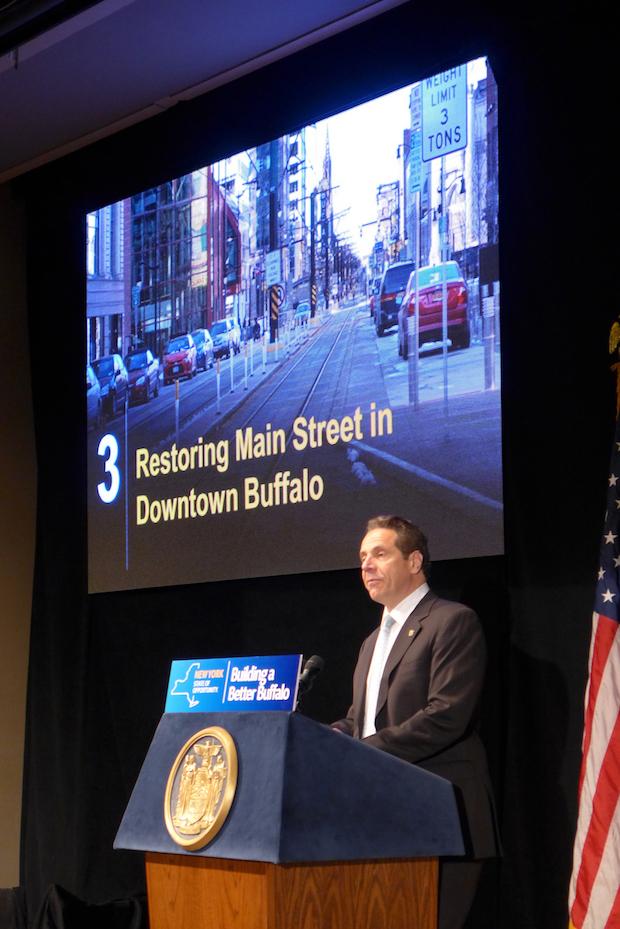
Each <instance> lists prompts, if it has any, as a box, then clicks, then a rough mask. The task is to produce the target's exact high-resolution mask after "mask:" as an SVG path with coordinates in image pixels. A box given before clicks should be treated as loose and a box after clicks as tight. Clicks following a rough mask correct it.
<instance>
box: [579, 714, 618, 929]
mask: <svg viewBox="0 0 620 929" xmlns="http://www.w3.org/2000/svg"><path fill="white" fill-rule="evenodd" d="M596 737H597V733H595V736H594V739H596ZM605 744H607V751H606V752H605V753H604V755H603V758H602V764H601V767H600V773H599V776H598V778H597V779H596V781H594V782H593V784H592V788H594V796H593V799H592V806H591V809H592V815H591V817H590V821H589V824H588V830H587V833H586V837H585V840H584V843H583V855H582V858H581V867H580V869H579V873H578V876H577V887H576V892H575V905H574V907H573V910H572V916H573V921H574V922H575V924H576V925H577V926H580V925H582V924H583V926H584V929H585V926H586V925H588V924H589V923H590V918H588V919H586V913H588V915H589V914H590V912H591V910H592V909H593V903H594V900H593V898H594V887H595V885H596V882H597V881H598V880H599V873H600V869H601V863H602V859H603V853H604V851H605V848H606V846H607V844H608V837H609V835H610V834H613V831H612V833H610V829H611V826H612V822H613V819H614V815H617V807H618V798H617V785H618V784H620V717H618V714H617V712H616V721H615V725H614V727H613V729H612V731H611V733H610V737H609V740H608V741H607V742H606V743H605ZM592 788H591V787H590V785H588V789H589V790H591V789H592ZM609 903H610V902H609V900H608V904H607V905H608V907H609ZM598 909H600V908H598V907H597V911H598ZM603 925H604V923H601V922H600V921H598V922H597V923H596V929H600V927H602V926H603Z"/></svg>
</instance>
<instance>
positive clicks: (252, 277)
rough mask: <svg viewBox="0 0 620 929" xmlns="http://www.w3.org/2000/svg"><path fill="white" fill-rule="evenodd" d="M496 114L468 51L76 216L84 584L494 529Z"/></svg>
mask: <svg viewBox="0 0 620 929" xmlns="http://www.w3.org/2000/svg"><path fill="white" fill-rule="evenodd" d="M497 114H498V100H497V87H496V84H495V81H494V79H493V74H492V72H491V69H490V67H489V65H488V62H487V61H486V60H485V59H477V60H475V61H471V62H468V63H467V64H462V65H460V66H457V67H454V68H451V69H450V70H448V71H444V72H441V73H439V74H435V75H431V76H429V77H428V79H425V80H422V81H420V82H419V83H416V84H414V85H412V86H407V87H404V88H402V89H400V90H397V91H395V92H393V93H390V94H387V95H384V96H382V97H379V98H377V99H375V100H371V101H370V102H368V103H365V104H363V105H360V106H357V107H355V108H352V109H349V110H346V111H344V112H342V113H339V114H336V115H334V116H332V117H330V118H328V119H325V120H323V121H321V122H317V123H314V124H312V125H309V126H304V127H301V128H298V129H296V130H295V131H291V132H290V133H288V134H287V135H284V136H282V137H281V138H278V139H274V140H273V141H271V142H267V143H264V144H259V145H256V146H255V147H254V148H249V149H247V150H245V151H242V152H238V153H236V154H233V155H231V156H230V157H228V158H226V159H224V160H222V161H220V162H218V163H216V164H211V165H205V166H204V167H200V168H197V169H196V170H195V171H192V172H191V173H189V174H185V175H183V176H182V177H178V178H174V179H171V180H170V181H168V182H167V183H165V184H162V185H161V186H159V187H156V188H151V189H149V190H144V191H142V192H139V193H136V195H135V196H132V197H130V198H128V199H126V200H123V201H121V202H118V203H114V204H111V205H109V206H107V207H104V208H102V209H100V210H98V211H96V212H94V213H91V214H89V215H88V216H87V217H86V224H87V281H86V340H87V361H88V363H87V367H86V408H87V419H88V430H87V443H88V545H89V589H90V590H91V592H99V591H110V590H116V589H126V588H133V587H148V586H162V585H169V584H181V583H190V582H200V581H206V580H221V579H230V578H238V577H252V576H263V575H274V574H281V573H297V572H304V571H319V570H328V569H336V568H345V567H354V566H356V564H357V561H358V558H357V549H358V544H359V539H360V535H361V532H362V529H363V526H364V523H365V521H366V519H368V518H369V517H370V516H372V515H375V514H377V513H391V512H395V513H399V514H402V515H405V516H408V517H410V518H411V519H413V520H414V521H416V522H419V524H420V525H422V526H423V527H424V528H425V529H426V531H427V532H428V535H429V538H430V540H431V555H432V557H433V558H434V559H436V560H438V559H448V558H460V557H470V556H476V555H491V554H498V553H501V552H502V551H503V521H502V472H501V406H500V327H499V310H500V281H499V265H498V152H497Z"/></svg>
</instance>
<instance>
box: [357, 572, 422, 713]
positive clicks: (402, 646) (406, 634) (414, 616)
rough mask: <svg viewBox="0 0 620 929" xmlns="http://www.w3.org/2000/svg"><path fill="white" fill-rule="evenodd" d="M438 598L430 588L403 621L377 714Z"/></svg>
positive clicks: (388, 663)
mask: <svg viewBox="0 0 620 929" xmlns="http://www.w3.org/2000/svg"><path fill="white" fill-rule="evenodd" d="M436 599H437V598H436V597H435V595H434V594H433V593H432V592H431V591H430V590H429V592H428V593H427V594H425V596H424V597H423V598H422V599H421V600H420V602H419V603H418V605H417V606H416V608H415V609H414V610H413V612H412V613H411V615H410V616H409V618H408V619H407V620H406V621H405V622H404V623H403V627H402V629H401V630H400V632H399V633H398V636H397V638H396V641H395V642H394V645H393V646H392V650H391V652H390V654H389V655H388V658H387V661H386V662H385V668H384V669H383V677H382V678H381V684H380V686H379V695H378V697H377V716H378V715H379V712H380V710H381V709H382V708H383V706H384V704H385V701H386V700H387V695H388V684H389V680H390V675H391V673H392V671H393V670H394V668H396V667H397V665H398V664H400V662H401V661H402V659H403V656H404V655H405V652H407V650H408V649H409V648H411V645H412V644H413V642H415V640H416V637H417V635H418V633H419V632H420V629H421V628H422V624H423V622H424V620H425V619H426V617H427V616H428V614H429V613H430V611H431V607H432V605H433V603H434V602H435V600H436ZM375 639H376V636H375ZM371 655H372V652H371ZM369 663H370V661H369ZM366 673H368V667H367V668H366ZM362 708H363V707H362Z"/></svg>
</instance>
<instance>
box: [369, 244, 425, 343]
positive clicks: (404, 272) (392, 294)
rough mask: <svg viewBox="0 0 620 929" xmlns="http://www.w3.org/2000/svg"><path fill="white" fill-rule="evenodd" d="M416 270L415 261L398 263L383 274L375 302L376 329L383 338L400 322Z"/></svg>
mask: <svg viewBox="0 0 620 929" xmlns="http://www.w3.org/2000/svg"><path fill="white" fill-rule="evenodd" d="M414 268H415V263H414V262H413V261H398V262H397V263H396V264H393V265H390V267H389V268H386V269H385V271H384V272H383V277H382V278H381V283H380V285H379V292H378V293H377V295H376V297H375V300H374V312H375V329H376V330H377V335H378V336H381V335H383V333H384V332H385V330H386V329H389V328H390V326H395V325H396V323H397V322H398V311H399V309H400V304H401V301H402V299H403V297H404V295H405V288H406V287H407V281H408V280H409V275H410V274H411V272H412V271H413V270H414Z"/></svg>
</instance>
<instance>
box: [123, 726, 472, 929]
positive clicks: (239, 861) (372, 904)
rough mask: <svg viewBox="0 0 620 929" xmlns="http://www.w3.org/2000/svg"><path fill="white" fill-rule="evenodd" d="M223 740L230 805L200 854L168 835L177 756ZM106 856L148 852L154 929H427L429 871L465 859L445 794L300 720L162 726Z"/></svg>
mask: <svg viewBox="0 0 620 929" xmlns="http://www.w3.org/2000/svg"><path fill="white" fill-rule="evenodd" d="M211 726H220V727H222V728H223V729H225V730H226V731H227V732H228V733H229V734H230V735H231V736H232V738H233V740H234V742H235V745H236V749H237V755H238V779H237V788H236V794H235V798H234V801H233V804H232V807H231V809H230V812H229V814H228V817H227V819H226V821H225V822H224V824H223V826H222V828H221V829H220V831H219V832H218V833H217V835H216V836H215V837H214V838H213V840H212V841H211V842H210V843H209V844H208V845H206V846H205V847H204V848H202V849H201V850H199V851H186V850H184V849H183V848H181V847H180V846H179V845H177V844H176V843H175V842H174V840H173V839H172V837H171V836H170V835H169V833H168V831H167V829H166V825H165V821H164V793H165V788H166V782H167V779H168V775H169V772H170V769H171V767H172V766H173V763H174V761H175V758H176V757H177V755H178V753H179V750H180V748H181V747H182V746H183V745H184V743H185V742H186V741H187V740H188V739H190V738H191V737H192V735H193V734H194V733H196V732H197V731H198V730H200V729H204V728H207V727H211ZM114 847H115V848H124V849H134V850H141V851H145V852H146V874H147V889H148V899H149V914H150V925H151V929H190V927H191V929H407V927H412V929H413V927H415V929H435V927H436V922H437V870H438V867H437V857H438V856H440V855H461V854H463V852H464V847H463V841H462V837H461V829H460V821H459V815H458V811H457V805H456V801H455V797H454V790H453V787H452V785H451V784H450V783H449V782H448V781H445V780H443V779H442V778H440V777H436V776H435V775H433V774H429V773H427V772H425V771H423V770H421V769H420V768H416V767H415V766H413V765H410V764H407V763H406V762H403V761H401V760H399V759H398V758H395V757H393V756H391V755H387V754H385V753H384V752H380V751H378V750H377V749H375V748H372V747H370V746H367V745H364V744H363V743H360V742H358V741H356V740H354V739H351V738H349V737H348V736H345V735H342V734H341V733H338V732H334V731H333V730H331V729H329V728H328V727H326V726H323V725H321V724H319V723H316V722H313V721H312V720H309V719H307V718H305V717H303V716H300V715H299V714H296V713H283V712H250V713H235V712H227V713H167V714H165V715H164V716H163V717H162V719H161V722H160V724H159V726H158V728H157V731H156V733H155V736H154V738H153V741H152V743H151V746H150V748H149V751H148V753H147V756H146V759H145V761H144V764H143V766H142V770H141V772H140V775H139V777H138V780H137V782H136V785H135V787H134V790H133V793H132V795H131V798H130V801H129V804H128V806H127V809H126V811H125V814H124V816H123V819H122V822H121V825H120V827H119V830H118V833H117V836H116V840H115V843H114Z"/></svg>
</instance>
